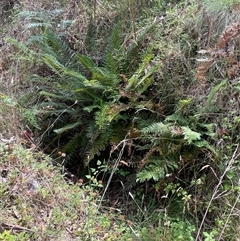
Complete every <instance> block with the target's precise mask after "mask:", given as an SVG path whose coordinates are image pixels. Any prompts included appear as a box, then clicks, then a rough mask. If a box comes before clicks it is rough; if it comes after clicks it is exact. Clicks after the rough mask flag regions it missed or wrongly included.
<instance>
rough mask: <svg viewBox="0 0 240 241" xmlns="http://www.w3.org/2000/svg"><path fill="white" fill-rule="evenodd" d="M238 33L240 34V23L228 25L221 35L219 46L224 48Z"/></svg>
mask: <svg viewBox="0 0 240 241" xmlns="http://www.w3.org/2000/svg"><path fill="white" fill-rule="evenodd" d="M237 35H240V23H239V22H238V23H234V24H232V25H231V26H230V27H228V28H227V29H226V30H225V31H224V33H223V35H222V36H221V37H220V39H219V41H218V43H217V48H224V47H225V46H226V45H227V44H228V43H229V42H230V41H231V40H233V39H234V38H236V36H237ZM238 37H239V36H238Z"/></svg>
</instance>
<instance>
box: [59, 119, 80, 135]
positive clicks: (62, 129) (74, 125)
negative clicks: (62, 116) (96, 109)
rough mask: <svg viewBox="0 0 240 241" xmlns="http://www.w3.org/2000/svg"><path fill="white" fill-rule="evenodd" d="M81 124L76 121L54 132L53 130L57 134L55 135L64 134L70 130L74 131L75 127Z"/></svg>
mask: <svg viewBox="0 0 240 241" xmlns="http://www.w3.org/2000/svg"><path fill="white" fill-rule="evenodd" d="M81 124H82V121H77V122H75V123H72V124H68V125H66V126H64V127H61V128H60V129H56V130H54V132H55V133H57V134H61V133H63V132H65V131H69V130H71V129H74V128H75V127H77V126H79V125H81Z"/></svg>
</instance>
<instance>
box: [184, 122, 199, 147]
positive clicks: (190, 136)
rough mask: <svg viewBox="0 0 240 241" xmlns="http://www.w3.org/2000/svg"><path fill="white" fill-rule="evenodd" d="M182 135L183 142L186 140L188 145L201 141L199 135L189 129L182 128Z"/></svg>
mask: <svg viewBox="0 0 240 241" xmlns="http://www.w3.org/2000/svg"><path fill="white" fill-rule="evenodd" d="M182 130H183V135H184V140H187V142H188V144H191V143H192V142H193V141H197V140H200V139H201V134H200V133H198V132H195V131H192V130H191V129H190V128H189V127H186V126H183V127H182Z"/></svg>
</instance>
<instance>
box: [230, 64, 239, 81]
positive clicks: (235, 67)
mask: <svg viewBox="0 0 240 241" xmlns="http://www.w3.org/2000/svg"><path fill="white" fill-rule="evenodd" d="M227 74H228V77H229V78H230V79H232V78H235V77H237V76H240V62H238V63H236V64H234V65H232V67H230V68H229V69H228V72H227Z"/></svg>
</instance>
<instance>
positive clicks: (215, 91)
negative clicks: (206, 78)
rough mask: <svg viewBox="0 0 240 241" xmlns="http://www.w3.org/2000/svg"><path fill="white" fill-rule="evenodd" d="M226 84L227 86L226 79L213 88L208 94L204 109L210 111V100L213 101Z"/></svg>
mask: <svg viewBox="0 0 240 241" xmlns="http://www.w3.org/2000/svg"><path fill="white" fill-rule="evenodd" d="M226 84H227V79H224V80H222V82H221V83H219V84H218V85H217V86H215V87H214V88H213V89H212V90H211V92H210V94H209V95H208V99H207V104H206V109H207V110H210V108H211V103H212V100H213V98H214V95H215V94H216V93H217V92H218V91H219V90H220V89H221V88H222V87H224V86H225V85H226Z"/></svg>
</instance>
